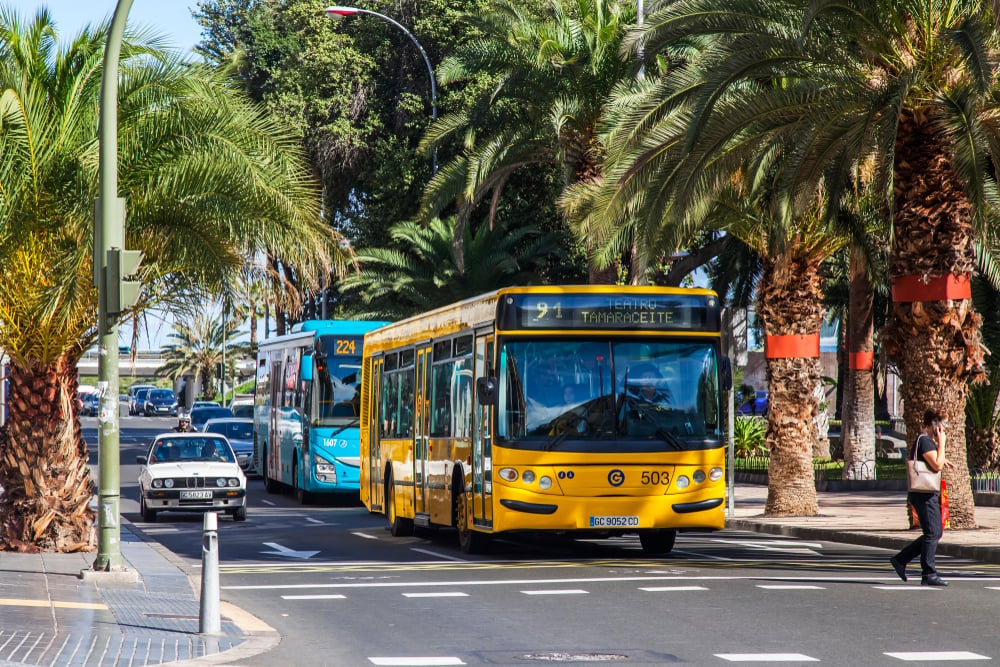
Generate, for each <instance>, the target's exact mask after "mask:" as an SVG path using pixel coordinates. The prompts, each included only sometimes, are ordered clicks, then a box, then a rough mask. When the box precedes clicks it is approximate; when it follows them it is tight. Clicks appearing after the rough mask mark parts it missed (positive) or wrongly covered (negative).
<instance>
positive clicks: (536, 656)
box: [518, 653, 628, 662]
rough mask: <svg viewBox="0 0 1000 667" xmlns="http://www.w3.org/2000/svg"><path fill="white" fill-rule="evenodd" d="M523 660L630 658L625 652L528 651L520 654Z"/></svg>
mask: <svg viewBox="0 0 1000 667" xmlns="http://www.w3.org/2000/svg"><path fill="white" fill-rule="evenodd" d="M518 657H519V658H520V659H521V660H538V661H539V662H611V661H612V660H628V656H627V655H625V654H623V653H526V654H524V655H522V656H518Z"/></svg>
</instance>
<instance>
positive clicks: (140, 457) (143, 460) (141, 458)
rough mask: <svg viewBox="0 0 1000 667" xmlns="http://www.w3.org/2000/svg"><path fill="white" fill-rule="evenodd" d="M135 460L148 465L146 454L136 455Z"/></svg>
mask: <svg viewBox="0 0 1000 667" xmlns="http://www.w3.org/2000/svg"><path fill="white" fill-rule="evenodd" d="M135 462H136V463H138V464H140V465H146V457H145V456H137V457H135Z"/></svg>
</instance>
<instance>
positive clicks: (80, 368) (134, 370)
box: [76, 351, 256, 378]
mask: <svg viewBox="0 0 1000 667" xmlns="http://www.w3.org/2000/svg"><path fill="white" fill-rule="evenodd" d="M97 361H98V354H97V352H96V351H89V352H87V353H86V354H84V355H83V357H81V358H80V363H78V364H77V365H76V370H77V373H78V374H79V375H80V376H81V377H82V376H87V377H97ZM164 363H166V358H164V357H163V356H162V355H161V354H160V353H159V352H138V353H136V355H135V359H133V358H132V355H131V354H129V353H125V352H121V353H119V355H118V375H119V377H123V378H125V377H132V376H135V377H141V378H147V377H153V376H154V375H156V372H157V371H158V370H160V368H162V367H163V364H164ZM255 370H256V364H255V363H254V360H253V359H241V360H239V361H238V362H236V372H237V374H238V375H239V376H240V377H247V376H250V377H253V375H254V371H255Z"/></svg>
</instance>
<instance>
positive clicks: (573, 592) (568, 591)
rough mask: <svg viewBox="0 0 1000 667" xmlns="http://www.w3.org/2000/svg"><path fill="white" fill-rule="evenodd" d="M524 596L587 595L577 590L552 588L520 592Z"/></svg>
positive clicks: (585, 592)
mask: <svg viewBox="0 0 1000 667" xmlns="http://www.w3.org/2000/svg"><path fill="white" fill-rule="evenodd" d="M521 592H522V593H524V594H525V595H587V591H584V590H580V589H579V588H553V589H551V590H547V591H521Z"/></svg>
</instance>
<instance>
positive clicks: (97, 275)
mask: <svg viewBox="0 0 1000 667" xmlns="http://www.w3.org/2000/svg"><path fill="white" fill-rule="evenodd" d="M131 8H132V0H119V1H118V4H117V5H116V6H115V13H114V16H113V17H112V19H111V27H110V29H109V31H108V41H107V44H106V45H105V47H104V69H103V72H102V75H101V104H100V133H99V142H100V151H99V167H98V169H99V173H100V196H99V197H98V200H97V202H96V205H95V213H96V214H97V220H96V221H95V225H94V281H95V284H96V286H97V297H98V298H97V310H98V328H99V331H98V336H99V338H98V345H99V352H100V353H99V355H98V362H97V376H98V393H99V395H100V401H101V404H100V410H99V411H98V417H97V419H98V428H97V480H98V491H97V494H98V512H97V558H96V560H95V561H94V569H95V570H106V571H111V570H121V569H124V567H125V564H124V561H123V560H122V553H121V525H120V523H119V516H120V501H121V479H120V474H119V473H120V471H119V460H118V457H119V437H118V436H119V431H118V423H119V422H118V418H119V415H118V410H119V407H118V317H117V315H116V316H115V317H109V314H108V313H109V312H110V311H109V304H108V285H107V280H106V279H105V277H106V271H105V269H106V266H107V255H108V250H109V249H110V248H123V247H124V245H125V244H124V240H125V200H124V199H122V198H119V197H118V61H119V58H120V56H121V46H122V38H123V36H124V34H125V22H126V19H127V17H128V12H129V10H130V9H131ZM116 287H117V286H116ZM115 293H117V289H116V290H115ZM114 312H115V313H117V312H118V305H117V304H116V305H114Z"/></svg>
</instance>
